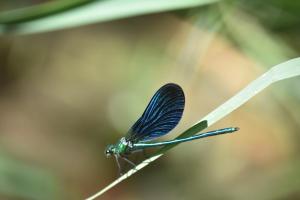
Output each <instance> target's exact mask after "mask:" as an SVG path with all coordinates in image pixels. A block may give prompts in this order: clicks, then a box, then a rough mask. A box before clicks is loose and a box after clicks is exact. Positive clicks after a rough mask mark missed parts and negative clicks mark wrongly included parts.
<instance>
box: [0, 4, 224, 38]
mask: <svg viewBox="0 0 300 200" xmlns="http://www.w3.org/2000/svg"><path fill="white" fill-rule="evenodd" d="M217 1H219V0H184V1H182V0H164V1H161V0H106V1H93V2H91V3H88V4H85V5H82V6H80V7H76V8H74V9H71V10H67V11H65V12H61V13H57V14H54V15H50V16H46V17H43V18H39V19H35V20H30V21H27V22H24V23H19V24H15V25H7V26H6V25H3V24H2V28H0V30H1V29H2V32H4V33H15V34H29V33H39V32H45V31H54V30H60V29H65V28H71V27H76V26H82V25H87V24H93V23H97V22H104V21H109V20H115V19H121V18H126V17H132V16H137V15H143V14H149V13H158V12H164V11H170V10H177V9H185V8H191V7H196V6H201V5H206V4H210V3H214V2H217Z"/></svg>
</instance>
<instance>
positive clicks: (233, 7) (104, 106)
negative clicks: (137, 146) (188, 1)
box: [0, 0, 300, 200]
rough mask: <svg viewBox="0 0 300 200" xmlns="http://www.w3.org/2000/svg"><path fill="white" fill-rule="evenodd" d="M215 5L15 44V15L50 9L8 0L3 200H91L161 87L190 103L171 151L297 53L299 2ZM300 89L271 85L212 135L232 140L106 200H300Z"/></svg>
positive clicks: (184, 155)
mask: <svg viewBox="0 0 300 200" xmlns="http://www.w3.org/2000/svg"><path fill="white" fill-rule="evenodd" d="M111 1H113V0H111ZM61 2H63V1H61ZM66 2H67V1H66ZM78 2H79V1H78ZM99 2H100V1H99ZM103 2H109V0H107V1H103ZM207 2H209V3H208V4H205V5H200V6H191V7H190V8H184V9H183V8H182V9H179V10H173V11H168V10H165V11H163V12H155V13H152V14H147V15H143V13H141V14H140V15H138V16H134V17H129V18H128V17H126V18H119V19H117V20H113V21H105V22H101V23H100V22H98V23H97V22H96V23H93V24H89V25H84V26H79V27H73V28H65V29H64V28H63V29H60V30H52V31H47V32H41V33H32V34H19V33H18V32H17V31H16V32H14V29H9V28H7V27H10V26H12V25H13V26H16V27H17V26H18V25H19V24H21V25H22V23H23V21H22V20H19V21H16V22H11V21H10V22H8V21H9V20H8V21H7V18H5V16H6V14H7V13H8V12H10V11H13V10H15V9H17V8H29V9H31V8H32V7H34V6H39V5H41V4H44V3H46V4H47V3H48V2H47V1H34V0H31V1H30V0H26V1H17V0H14V1H1V2H0V8H1V9H0V12H1V13H0V22H1V23H2V24H1V26H2V27H1V28H0V30H11V31H7V32H2V35H1V36H0V199H3V200H31V199H33V200H35V199H36V200H40V199H41V200H44V199H45V200H48V199H49V200H50V199H51V200H52V199H58V200H64V199H72V200H73V199H74V200H76V199H84V198H86V197H88V196H90V195H92V194H94V193H95V192H97V191H98V190H100V189H101V188H103V187H104V186H106V185H107V184H109V183H110V182H111V181H113V180H114V179H115V178H116V177H117V176H118V174H117V166H116V164H115V161H114V159H113V158H110V159H107V158H106V157H105V156H104V154H103V152H104V149H105V146H106V145H107V144H110V143H115V142H116V141H117V140H118V139H119V138H120V137H122V136H123V135H124V134H125V133H126V132H127V130H128V129H129V128H130V126H131V125H132V124H133V123H134V122H135V120H137V119H138V117H139V116H140V115H141V114H142V112H143V110H144V108H145V107H146V105H147V103H148V101H149V100H150V98H151V97H152V95H153V94H154V93H155V91H156V90H157V89H158V88H159V87H160V86H162V85H163V84H165V83H168V82H174V83H177V84H180V85H181V86H182V87H183V89H184V91H185V95H186V107H185V112H184V115H183V118H182V120H181V122H180V124H179V125H178V127H176V129H174V131H172V133H170V134H168V135H167V136H165V137H163V139H172V138H174V137H175V136H177V135H179V134H180V133H182V132H183V131H184V130H186V129H187V128H189V127H191V126H192V125H193V124H194V123H195V122H197V121H198V120H200V119H201V118H202V117H203V116H205V115H206V114H208V113H209V112H211V111H212V110H213V109H215V108H216V107H218V106H219V105H220V104H222V103H223V102H224V101H226V100H227V99H228V98H230V97H231V96H233V95H234V94H235V93H236V92H238V91H239V90H241V89H242V88H243V87H245V86H246V85H247V84H248V83H250V82H251V81H252V80H254V79H255V78H256V77H258V76H259V75H261V74H262V73H264V72H265V71H267V70H268V69H269V68H270V67H271V66H273V65H275V64H278V63H280V62H283V61H286V60H288V59H290V58H293V57H297V56H298V55H299V52H300V39H299V33H300V32H299V30H300V29H299V27H300V12H299V11H300V3H299V2H298V1H294V0H270V1H259V0H253V1H219V2H218V1H212V2H210V1H207ZM100 3H101V2H100ZM76 6H79V7H80V6H85V4H84V5H81V4H80V5H76ZM116 6H118V4H116ZM119 6H123V5H122V3H121V2H120V1H119ZM70 9H72V8H66V9H65V10H64V9H63V10H60V11H59V12H60V13H61V12H68V11H70ZM21 11H22V10H21ZM29 11H30V10H29ZM22 12H23V11H22ZM24 12H25V13H26V12H27V11H26V10H25V11H24ZM13 14H14V13H13ZM45 15H47V16H48V15H49V16H50V17H51V15H53V13H50V14H49V13H47V14H45ZM9 17H11V18H12V20H13V19H14V17H15V16H12V15H10V16H9ZM21 17H22V16H21ZM42 17H44V16H42V15H37V16H35V17H34V19H31V18H25V19H24V21H25V22H30V20H38V19H39V18H42ZM45 25H47V24H45ZM3 27H5V28H3ZM16 30H17V29H16ZM299 84H300V79H299V77H298V78H297V77H296V78H293V79H289V80H285V81H282V82H279V83H276V84H274V85H272V86H271V87H269V88H267V89H266V90H264V91H263V92H262V93H260V94H258V95H257V96H255V97H254V98H253V99H251V100H250V101H249V102H247V103H246V104H245V105H243V106H242V107H240V108H239V109H238V110H236V111H234V112H233V113H231V114H230V115H228V116H227V117H226V118H224V119H222V120H221V121H219V122H218V123H216V124H215V125H213V126H212V127H209V130H212V129H217V128H223V127H229V126H238V127H240V128H241V129H240V131H239V132H237V133H236V134H230V135H223V136H219V137H214V138H207V139H203V140H199V141H194V142H190V143H186V144H181V145H179V146H177V147H176V148H174V149H172V150H170V151H168V152H167V153H166V154H165V155H164V156H163V157H161V158H160V159H158V160H157V161H155V162H153V163H151V164H150V165H149V166H147V167H146V168H145V169H143V170H142V171H140V172H138V173H137V174H135V175H134V176H132V177H130V178H129V179H127V180H126V181H124V182H122V183H121V184H119V185H118V186H116V187H114V188H113V189H112V190H110V191H109V192H107V193H106V194H104V195H103V196H102V197H101V198H100V199H123V200H126V199H145V200H147V199H149V200H150V199H166V200H167V199H170V200H171V199H172V200H175V199H176V200H177V199H180V200H181V199H211V200H218V199H230V200H253V199H257V200H269V199H270V200H271V199H272V200H273V199H275V200H295V199H300V156H299V153H300V144H299V141H300V134H299V128H300V109H299V107H300V106H299V105H300V90H299Z"/></svg>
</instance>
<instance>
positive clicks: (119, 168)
mask: <svg viewBox="0 0 300 200" xmlns="http://www.w3.org/2000/svg"><path fill="white" fill-rule="evenodd" d="M115 158H116V162H117V165H118V172H119V174H120V176H122V174H123V173H122V170H121V165H120V162H119V156H118V155H115Z"/></svg>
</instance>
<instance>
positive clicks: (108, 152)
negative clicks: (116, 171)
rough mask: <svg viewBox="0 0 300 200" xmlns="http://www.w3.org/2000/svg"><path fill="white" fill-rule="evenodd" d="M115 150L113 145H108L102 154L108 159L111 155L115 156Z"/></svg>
mask: <svg viewBox="0 0 300 200" xmlns="http://www.w3.org/2000/svg"><path fill="white" fill-rule="evenodd" d="M115 149H116V148H115V145H112V144H110V145H108V146H107V147H106V148H105V151H104V154H105V155H106V157H110V156H111V155H113V154H115Z"/></svg>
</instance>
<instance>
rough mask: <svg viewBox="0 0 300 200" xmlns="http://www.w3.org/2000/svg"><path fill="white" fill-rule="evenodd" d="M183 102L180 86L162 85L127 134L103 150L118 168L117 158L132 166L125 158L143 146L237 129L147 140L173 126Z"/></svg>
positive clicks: (185, 140)
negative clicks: (162, 139) (160, 140)
mask: <svg viewBox="0 0 300 200" xmlns="http://www.w3.org/2000/svg"><path fill="white" fill-rule="evenodd" d="M184 103H185V98H184V93H183V90H182V89H181V87H180V86H179V85H177V84H174V83H168V84H166V85H164V86H162V87H161V88H160V89H159V90H158V91H157V92H156V93H155V94H154V96H153V97H152V99H151V100H150V102H149V104H148V106H147V108H146V110H145V111H144V113H143V115H142V116H141V117H140V118H139V119H138V120H137V122H135V124H134V125H133V126H132V127H131V128H130V130H129V131H128V133H127V134H126V136H125V137H122V138H121V139H120V140H119V141H118V142H117V143H116V144H113V145H108V146H107V148H106V149H105V154H106V156H107V157H108V156H111V155H114V156H115V158H116V161H117V164H118V167H119V170H120V164H119V159H120V158H121V159H123V160H125V161H127V162H128V163H130V164H131V165H133V166H135V164H134V163H133V162H131V161H130V160H129V159H128V158H127V156H128V155H130V154H131V153H133V152H136V151H139V150H144V149H146V148H153V147H160V146H166V145H172V144H177V143H182V142H187V141H191V140H195V139H200V138H204V137H209V136H214V135H220V134H225V133H232V132H234V131H237V130H238V129H239V128H237V127H229V128H223V129H219V130H214V131H209V132H205V133H201V134H197V135H193V136H190V137H186V138H180V139H174V140H169V141H163V142H150V141H152V140H153V139H156V138H158V137H161V136H163V135H165V134H167V133H168V132H170V131H171V130H172V129H173V128H175V126H176V125H177V124H178V122H179V121H180V119H181V117H182V113H183V110H184Z"/></svg>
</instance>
